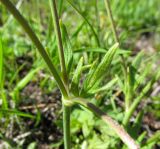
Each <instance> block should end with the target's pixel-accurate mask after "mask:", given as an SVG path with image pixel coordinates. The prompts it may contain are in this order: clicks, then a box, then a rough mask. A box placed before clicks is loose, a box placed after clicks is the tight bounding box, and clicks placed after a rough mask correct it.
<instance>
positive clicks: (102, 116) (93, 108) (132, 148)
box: [70, 98, 140, 149]
mask: <svg viewBox="0 0 160 149" xmlns="http://www.w3.org/2000/svg"><path fill="white" fill-rule="evenodd" d="M70 101H71V102H72V103H78V104H81V105H82V106H84V107H86V108H87V109H89V110H91V111H92V112H93V113H95V115H96V116H97V117H99V118H100V119H102V120H103V121H104V122H105V123H106V124H107V125H109V126H110V127H111V128H112V129H113V130H114V131H115V132H116V133H117V135H118V136H119V137H120V138H121V140H122V141H123V142H124V143H125V144H126V145H127V146H128V148H130V149H139V148H140V147H139V145H137V144H136V143H135V141H134V140H133V139H132V138H131V137H130V136H129V134H128V133H127V132H126V131H125V129H124V128H123V127H122V126H120V125H119V124H118V123H117V122H116V121H115V120H113V119H112V118H111V117H110V116H108V115H107V114H105V113H104V112H103V111H101V110H100V109H99V108H97V107H96V106H95V105H93V104H92V103H90V102H87V101H86V100H84V99H82V98H74V99H72V100H70Z"/></svg>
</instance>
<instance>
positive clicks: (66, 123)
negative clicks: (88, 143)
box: [63, 104, 71, 149]
mask: <svg viewBox="0 0 160 149" xmlns="http://www.w3.org/2000/svg"><path fill="white" fill-rule="evenodd" d="M70 109H71V108H70V106H66V105H65V104H63V136H64V148H65V149H71V137H70Z"/></svg>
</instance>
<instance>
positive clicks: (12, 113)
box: [0, 109, 35, 119]
mask: <svg viewBox="0 0 160 149" xmlns="http://www.w3.org/2000/svg"><path fill="white" fill-rule="evenodd" d="M0 113H2V114H3V115H6V114H10V115H17V116H21V117H26V118H31V119H35V116H33V115H31V114H28V113H25V112H21V111H18V110H4V109H0Z"/></svg>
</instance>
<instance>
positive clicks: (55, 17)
mask: <svg viewBox="0 0 160 149" xmlns="http://www.w3.org/2000/svg"><path fill="white" fill-rule="evenodd" d="M49 2H50V7H51V13H52V17H53V23H54V28H55V32H56V38H57V43H58V44H57V45H58V52H59V59H60V64H61V71H62V77H63V81H64V83H65V85H66V87H67V88H68V77H67V71H66V66H65V58H64V49H63V44H62V37H61V31H60V26H59V18H58V12H57V7H56V2H55V0H49Z"/></svg>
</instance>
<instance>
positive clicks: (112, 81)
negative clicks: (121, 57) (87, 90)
mask: <svg viewBox="0 0 160 149" xmlns="http://www.w3.org/2000/svg"><path fill="white" fill-rule="evenodd" d="M117 81H118V79H117V78H115V79H112V80H111V81H109V82H108V83H107V84H106V85H105V86H103V87H101V88H98V89H95V90H91V93H92V94H95V93H98V92H103V91H107V90H109V89H111V88H112V87H113V85H115V83H117Z"/></svg>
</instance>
